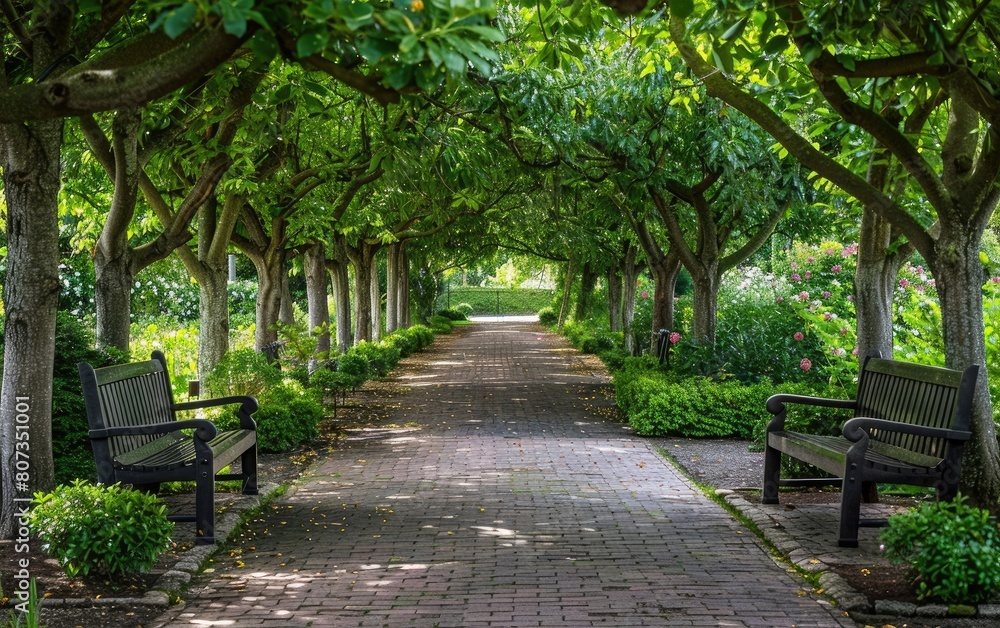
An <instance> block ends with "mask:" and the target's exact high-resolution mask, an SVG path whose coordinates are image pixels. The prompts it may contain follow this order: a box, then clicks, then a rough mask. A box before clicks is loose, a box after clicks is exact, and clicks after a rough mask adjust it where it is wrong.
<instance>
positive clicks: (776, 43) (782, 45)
mask: <svg viewBox="0 0 1000 628" xmlns="http://www.w3.org/2000/svg"><path fill="white" fill-rule="evenodd" d="M787 49H788V35H785V34H779V35H775V36H774V37H772V38H771V40H770V41H768V42H767V44H765V46H764V53H765V54H768V55H776V54H780V53H782V52H784V51H785V50H787Z"/></svg>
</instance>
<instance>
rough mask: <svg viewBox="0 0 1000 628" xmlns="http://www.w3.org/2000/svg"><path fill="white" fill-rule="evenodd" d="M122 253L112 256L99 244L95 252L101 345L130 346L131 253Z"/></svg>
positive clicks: (95, 284)
mask: <svg viewBox="0 0 1000 628" xmlns="http://www.w3.org/2000/svg"><path fill="white" fill-rule="evenodd" d="M119 253H120V254H119V255H118V257H114V258H108V257H107V255H106V251H104V250H103V249H102V248H100V247H98V249H97V250H96V255H95V256H94V272H95V275H96V279H95V281H94V303H95V305H96V307H97V346H98V347H114V348H115V349H119V350H121V351H126V352H127V351H128V349H129V335H130V332H131V322H132V285H133V284H134V282H135V277H133V276H132V262H131V257H132V256H131V255H129V254H128V252H127V251H126V250H121V251H119Z"/></svg>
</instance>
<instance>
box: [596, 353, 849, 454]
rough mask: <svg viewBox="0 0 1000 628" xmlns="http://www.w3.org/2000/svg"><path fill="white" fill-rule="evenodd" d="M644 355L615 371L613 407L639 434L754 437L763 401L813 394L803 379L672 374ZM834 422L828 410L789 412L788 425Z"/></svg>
mask: <svg viewBox="0 0 1000 628" xmlns="http://www.w3.org/2000/svg"><path fill="white" fill-rule="evenodd" d="M655 364H656V362H655V360H653V359H652V358H649V357H645V358H629V359H627V360H625V361H624V366H623V368H622V370H621V371H619V372H618V373H616V374H615V378H614V384H615V391H616V394H617V397H618V407H619V408H620V409H621V410H622V412H624V413H625V416H626V417H628V420H629V424H630V425H631V426H632V427H633V428H634V429H635V431H636V433H637V434H639V435H641V436H686V437H693V438H699V437H716V438H719V437H738V438H746V439H750V438H755V437H756V439H758V440H759V439H760V438H761V437H762V435H763V429H764V427H765V426H766V425H767V423H768V421H770V420H771V414H770V413H769V412H768V411H767V408H766V407H765V403H766V402H767V398H768V397H770V396H771V395H773V394H775V393H778V392H784V393H793V394H802V395H814V394H816V391H815V389H814V388H812V387H810V386H809V385H807V384H782V385H779V386H776V385H774V384H772V383H771V382H768V381H763V382H758V383H755V384H743V383H740V382H738V381H736V380H725V381H716V380H713V379H711V378H707V377H690V376H688V377H683V378H678V377H676V376H671V375H670V374H669V373H664V372H662V371H660V370H659V369H657V368H656V367H655ZM837 422H838V419H837V418H836V417H831V416H830V415H828V414H827V415H822V416H817V415H812V414H810V415H797V414H792V413H790V416H789V424H788V425H789V427H790V428H792V429H795V428H802V429H809V430H812V431H820V432H828V431H830V430H831V429H833V428H832V427H831V425H835V424H836V423H837Z"/></svg>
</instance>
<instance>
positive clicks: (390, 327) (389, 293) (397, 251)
mask: <svg viewBox="0 0 1000 628" xmlns="http://www.w3.org/2000/svg"><path fill="white" fill-rule="evenodd" d="M402 246H403V245H402V244H401V243H399V242H394V243H393V244H390V245H389V247H388V248H387V249H386V258H385V333H387V334H391V333H392V332H394V331H396V328H397V327H398V326H399V292H400V282H399V266H400V262H401V261H402V260H400V257H401V254H402V252H403V249H402Z"/></svg>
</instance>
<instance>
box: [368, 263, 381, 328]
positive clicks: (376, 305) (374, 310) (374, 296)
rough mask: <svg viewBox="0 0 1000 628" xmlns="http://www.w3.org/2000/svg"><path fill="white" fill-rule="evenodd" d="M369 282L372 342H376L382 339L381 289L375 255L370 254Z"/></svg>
mask: <svg viewBox="0 0 1000 628" xmlns="http://www.w3.org/2000/svg"><path fill="white" fill-rule="evenodd" d="M370 270H371V274H372V276H371V280H370V281H369V282H368V288H369V289H370V290H371V292H370V296H371V324H372V334H371V337H372V342H378V341H379V340H380V339H381V338H382V289H381V287H380V286H379V285H378V264H377V263H376V261H375V254H374V253H373V254H372V265H371V269H370Z"/></svg>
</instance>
